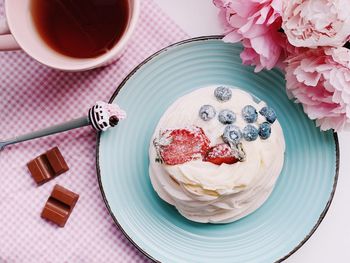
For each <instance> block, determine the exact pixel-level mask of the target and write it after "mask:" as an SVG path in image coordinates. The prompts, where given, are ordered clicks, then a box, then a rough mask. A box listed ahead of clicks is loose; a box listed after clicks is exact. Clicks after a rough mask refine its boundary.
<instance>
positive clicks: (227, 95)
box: [214, 86, 232, 101]
mask: <svg viewBox="0 0 350 263" xmlns="http://www.w3.org/2000/svg"><path fill="white" fill-rule="evenodd" d="M214 95H215V97H216V98H217V99H218V100H220V101H228V100H230V99H231V97H232V91H231V89H230V88H227V87H223V86H220V87H217V88H216V89H215V91H214Z"/></svg>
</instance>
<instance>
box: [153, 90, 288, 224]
mask: <svg viewBox="0 0 350 263" xmlns="http://www.w3.org/2000/svg"><path fill="white" fill-rule="evenodd" d="M216 87H217V86H210V87H206V88H201V89H198V90H195V91H193V92H191V93H189V94H187V95H185V96H183V97H181V98H179V99H178V100H176V101H175V102H174V103H173V104H172V105H171V106H170V107H169V108H168V109H167V111H166V112H165V113H164V114H163V116H162V118H161V119H160V121H159V123H158V125H157V127H156V129H155V132H154V134H153V137H152V139H151V143H150V148H149V158H150V165H149V174H150V178H151V182H152V185H153V188H154V190H155V191H156V192H157V193H158V195H159V196H160V198H162V199H163V200H164V201H166V202H168V203H169V204H171V205H174V206H175V207H176V208H177V210H178V211H179V212H180V213H181V214H182V215H183V216H184V217H186V218H187V219H189V220H192V221H196V222H201V223H228V222H233V221H235V220H238V219H240V218H242V217H244V216H246V215H248V214H250V213H252V212H253V211H255V210H256V209H257V208H259V207H260V206H261V205H262V204H263V203H264V202H265V201H266V199H267V198H268V197H269V195H270V194H271V192H272V190H273V187H274V185H275V183H276V180H277V178H278V176H279V174H280V172H281V170H282V167H283V162H284V151H285V141H284V136H283V131H282V128H281V126H280V124H279V122H278V120H276V121H275V122H274V123H273V124H272V125H271V129H272V133H271V136H270V138H268V139H267V140H262V139H260V138H258V139H256V140H255V141H251V142H248V141H245V140H244V139H242V145H243V148H244V151H245V153H246V160H245V161H244V162H237V163H235V164H222V165H215V164H213V163H210V162H204V161H202V160H193V161H190V162H186V163H183V164H178V165H166V164H164V163H159V162H156V159H157V157H158V156H157V152H156V149H155V147H154V145H153V140H154V138H156V137H157V136H158V134H159V131H160V130H165V129H174V128H181V127H187V126H192V125H195V126H198V127H201V128H202V129H203V130H204V132H205V134H206V135H207V136H208V138H209V139H210V141H211V146H214V145H217V144H220V143H223V141H222V137H221V135H222V134H223V131H224V128H225V125H224V124H221V123H220V122H219V120H218V119H217V116H216V117H215V118H213V119H212V120H210V121H203V120H202V119H201V118H200V117H199V115H198V111H199V109H200V107H201V106H202V105H205V104H210V105H212V106H214V107H215V109H216V112H217V113H219V112H220V111H221V110H224V109H230V110H232V111H233V112H235V113H236V115H237V120H236V122H235V123H234V124H235V125H237V126H238V127H240V128H241V129H243V128H244V127H245V126H246V125H247V123H246V122H245V121H244V120H243V118H242V116H241V110H242V108H243V107H244V106H246V105H252V106H254V107H255V108H256V109H257V110H258V111H259V110H260V109H261V108H262V107H264V106H266V104H265V103H264V102H262V101H260V102H258V101H257V100H254V99H253V98H252V96H251V95H250V94H249V93H246V92H244V91H242V90H240V89H238V88H235V87H232V88H233V89H232V98H231V99H230V100H229V101H226V102H222V101H221V102H220V101H218V100H217V99H216V98H215V96H214V90H215V88H216ZM264 121H266V120H265V117H263V116H261V115H260V114H259V117H258V121H257V123H262V122H264Z"/></svg>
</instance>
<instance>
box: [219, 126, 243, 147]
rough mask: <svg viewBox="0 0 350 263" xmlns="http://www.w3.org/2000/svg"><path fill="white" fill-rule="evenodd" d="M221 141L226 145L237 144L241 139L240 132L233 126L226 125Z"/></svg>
mask: <svg viewBox="0 0 350 263" xmlns="http://www.w3.org/2000/svg"><path fill="white" fill-rule="evenodd" d="M222 139H223V140H224V142H225V143H228V144H237V143H239V141H240V140H241V139H242V132H241V130H240V129H239V128H238V127H237V126H236V125H233V124H230V125H227V126H226V127H225V130H224V134H223V135H222Z"/></svg>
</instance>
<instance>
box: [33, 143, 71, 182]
mask: <svg viewBox="0 0 350 263" xmlns="http://www.w3.org/2000/svg"><path fill="white" fill-rule="evenodd" d="M27 166H28V169H29V171H30V173H31V174H32V177H33V179H34V181H35V182H36V183H37V184H38V185H41V184H43V183H46V182H47V181H49V180H51V179H53V178H54V177H56V176H58V175H60V174H62V173H64V172H66V171H68V170H69V167H68V165H67V163H66V161H65V160H64V158H63V156H62V154H61V152H60V150H59V149H58V148H57V147H55V148H52V149H51V150H49V151H47V152H46V153H44V154H42V155H40V156H38V157H37V158H35V159H34V160H32V161H30V162H29V163H28V164H27Z"/></svg>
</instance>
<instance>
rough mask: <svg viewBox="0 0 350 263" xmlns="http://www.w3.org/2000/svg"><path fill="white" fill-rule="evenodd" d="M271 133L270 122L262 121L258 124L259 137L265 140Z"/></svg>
mask: <svg viewBox="0 0 350 263" xmlns="http://www.w3.org/2000/svg"><path fill="white" fill-rule="evenodd" d="M270 135H271V124H270V123H268V122H263V123H261V124H260V126H259V136H260V138H261V139H263V140H266V139H267V138H269V137H270Z"/></svg>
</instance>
